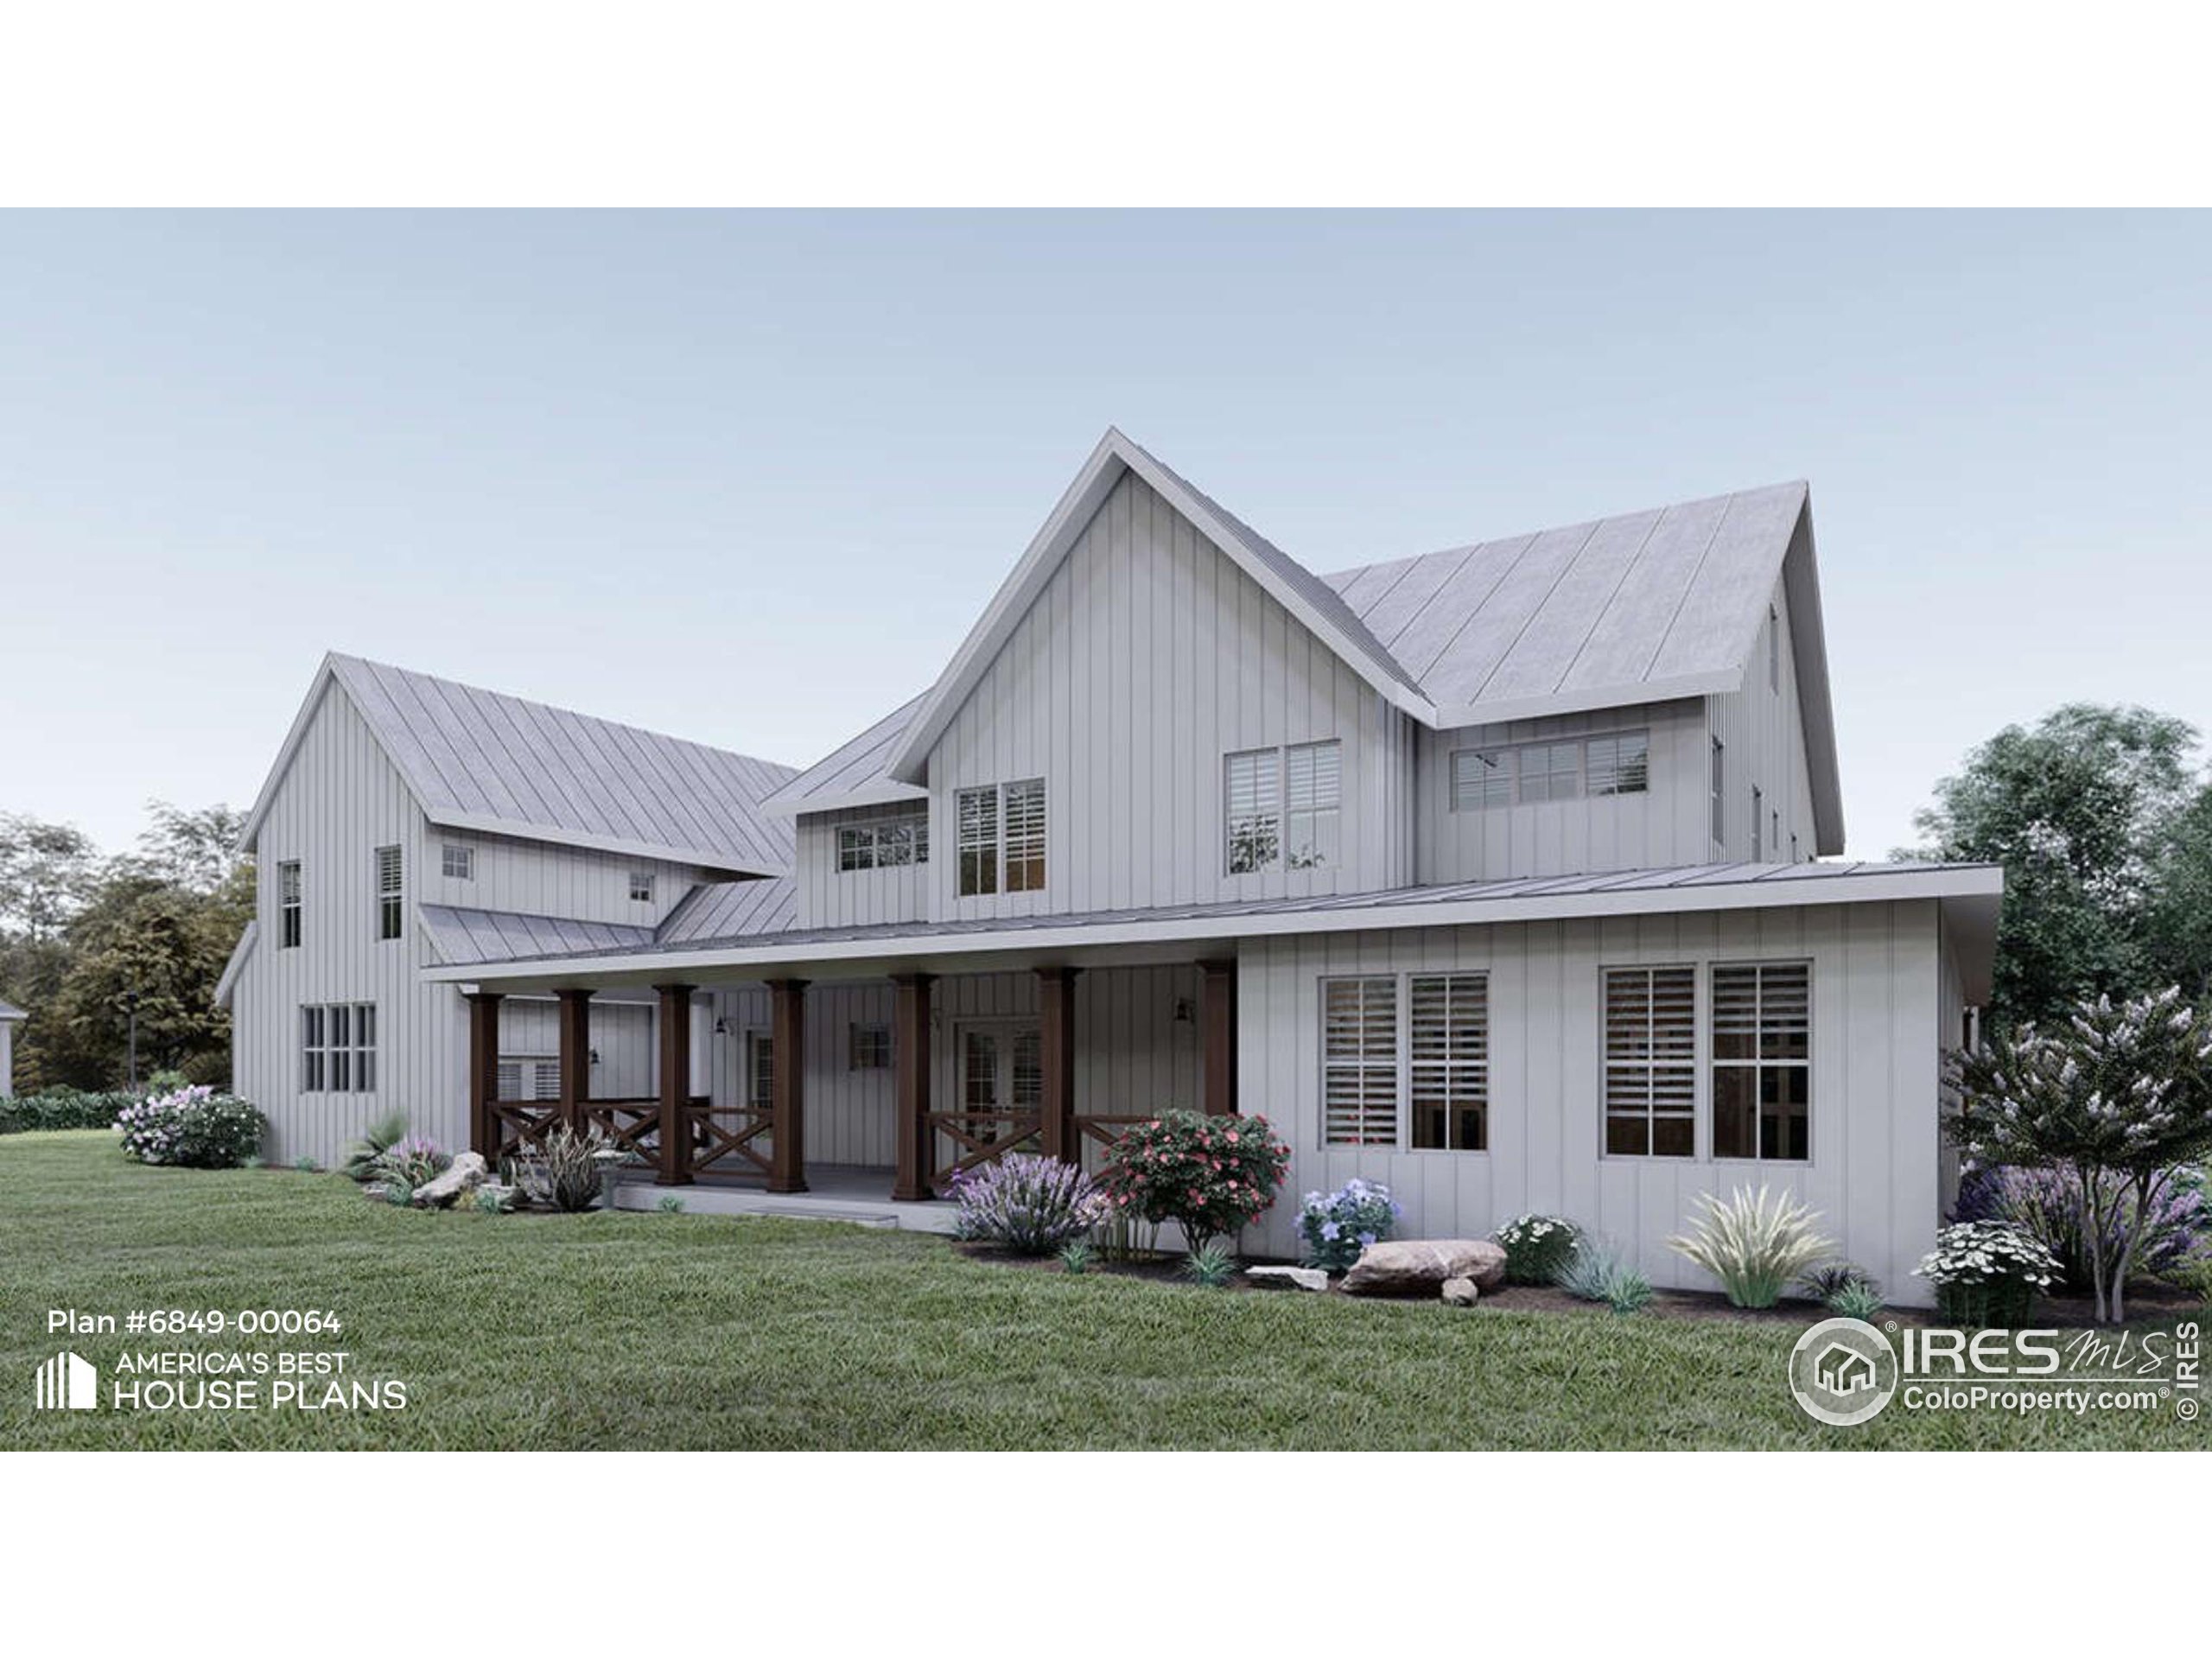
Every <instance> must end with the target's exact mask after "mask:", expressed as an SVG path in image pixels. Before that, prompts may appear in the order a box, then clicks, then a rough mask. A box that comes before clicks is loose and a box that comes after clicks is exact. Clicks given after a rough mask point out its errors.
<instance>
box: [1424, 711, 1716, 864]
mask: <svg viewBox="0 0 2212 1659" xmlns="http://www.w3.org/2000/svg"><path fill="white" fill-rule="evenodd" d="M1639 731H1640V732H1646V733H1648V734H1649V737H1650V746H1651V747H1650V751H1649V787H1648V788H1647V789H1646V790H1645V791H1643V793H1641V794H1637V795H1609V796H1601V797H1597V798H1592V797H1590V796H1587V795H1585V796H1584V797H1582V798H1580V799H1577V800H1572V801H1545V802H1541V803H1539V804H1534V805H1529V806H1492V807H1471V808H1469V809H1467V810H1464V811H1455V810H1453V809H1452V756H1453V755H1455V754H1457V753H1459V752H1460V751H1462V750H1478V751H1479V750H1485V749H1498V748H1507V747H1515V746H1517V745H1520V744H1523V743H1542V742H1550V741H1560V740H1566V739H1570V738H1584V737H1599V736H1606V735H1611V734H1617V733H1625V732H1639ZM1706 745H1707V738H1706V728H1705V708H1704V705H1703V704H1702V703H1701V702H1699V701H1698V700H1697V699H1695V698H1688V699H1678V700H1675V701H1672V702H1656V703H1638V704H1631V705H1630V706H1627V707H1624V708H1620V709H1595V710H1592V711H1590V712H1588V713H1584V714H1574V715H1551V716H1548V717H1546V718H1543V719H1541V720H1517V721H1505V722H1503V723H1502V724H1497V725H1491V726H1463V727H1457V728H1452V729H1450V730H1446V731H1430V730H1427V729H1426V728H1423V729H1422V730H1421V733H1420V736H1419V757H1420V769H1421V770H1420V785H1419V791H1418V795H1417V800H1418V804H1419V812H1420V820H1419V821H1420V836H1419V847H1420V859H1419V865H1420V880H1421V883H1422V885H1424V886H1435V885H1440V884H1444V883H1448V882H1453V881H1493V880H1504V879H1508V878H1511V877H1516V876H1534V875H1586V874H1595V873H1597V872H1599V871H1605V870H1650V869H1665V868H1669V867H1672V866H1675V865H1684V864H1701V863H1704V862H1705V861H1707V858H1708V857H1709V852H1708V849H1709V846H1710V840H1709V835H1708V820H1709V817H1710V813H1709V811H1708V803H1709V799H1710V797H1709V794H1708V788H1707V785H1708V780H1709V778H1710V772H1709V768H1708V766H1707V747H1706Z"/></svg>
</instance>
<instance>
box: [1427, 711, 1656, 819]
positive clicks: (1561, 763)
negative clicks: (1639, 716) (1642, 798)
mask: <svg viewBox="0 0 2212 1659" xmlns="http://www.w3.org/2000/svg"><path fill="white" fill-rule="evenodd" d="M1650 787H1651V733H1650V731H1649V728H1645V729H1643V730H1638V731H1626V732H1607V733H1605V734H1603V735H1601V736H1598V737H1576V738H1560V739H1557V740H1554V741H1551V742H1547V743H1518V744H1515V745H1513V746H1512V747H1507V748H1495V749H1457V750H1454V751H1453V752H1452V810H1453V811H1454V812H1478V811H1481V810H1484V809H1485V808H1489V807H1494V806H1535V805H1539V804H1542V803H1543V802H1546V801H1574V800H1580V799H1581V798H1583V797H1584V796H1586V795H1590V796H1605V795H1642V794H1644V793H1646V792H1648V791H1649V789H1650Z"/></svg>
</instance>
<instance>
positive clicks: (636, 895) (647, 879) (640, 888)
mask: <svg viewBox="0 0 2212 1659" xmlns="http://www.w3.org/2000/svg"><path fill="white" fill-rule="evenodd" d="M630 899H631V902H632V903H633V904H639V905H650V904H651V903H652V901H653V879H652V875H651V874H648V873H647V872H645V871H643V870H632V871H631V872H630Z"/></svg>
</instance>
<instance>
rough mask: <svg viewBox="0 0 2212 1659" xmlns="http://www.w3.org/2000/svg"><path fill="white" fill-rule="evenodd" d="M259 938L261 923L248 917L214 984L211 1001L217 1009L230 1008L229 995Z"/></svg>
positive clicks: (234, 987) (254, 918)
mask: <svg viewBox="0 0 2212 1659" xmlns="http://www.w3.org/2000/svg"><path fill="white" fill-rule="evenodd" d="M260 937H261V921H260V918H257V917H249V918H247V920H246V925H245V927H244V928H243V929H241V930H240V931H239V933H238V943H237V944H234V945H232V947H231V959H230V960H229V961H228V962H226V963H224V964H223V973H222V976H221V977H220V978H219V979H218V980H217V981H216V982H215V995H214V997H213V1002H214V1004H215V1006H216V1007H219V1008H225V1009H227V1008H228V1007H230V1006H231V993H232V991H233V990H235V989H236V988H237V987H238V976H239V975H240V974H242V973H244V972H245V963H246V958H247V957H250V956H251V955H252V954H253V945H254V941H255V940H256V939H258V938H260Z"/></svg>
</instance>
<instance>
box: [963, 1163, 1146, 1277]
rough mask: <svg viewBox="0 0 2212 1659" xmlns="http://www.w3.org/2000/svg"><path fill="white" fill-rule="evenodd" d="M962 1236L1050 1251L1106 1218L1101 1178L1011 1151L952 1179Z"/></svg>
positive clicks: (1020, 1249)
mask: <svg viewBox="0 0 2212 1659" xmlns="http://www.w3.org/2000/svg"><path fill="white" fill-rule="evenodd" d="M949 1185H950V1190H951V1192H952V1196H953V1197H954V1198H955V1199H957V1201H958V1203H959V1205H960V1214H959V1216H958V1217H957V1218H956V1220H955V1226H956V1227H957V1230H958V1233H959V1236H961V1237H962V1238H965V1239H971V1240H974V1241H976V1242H977V1243H988V1244H998V1245H1002V1246H1004V1247H1005V1248H1006V1249H1009V1250H1012V1251H1014V1253H1015V1254H1016V1255H1052V1252H1053V1251H1055V1250H1057V1249H1059V1248H1060V1246H1061V1245H1063V1244H1065V1243H1067V1242H1068V1241H1069V1240H1070V1239H1071V1238H1075V1237H1077V1236H1079V1235H1081V1234H1084V1233H1086V1232H1088V1231H1090V1229H1091V1228H1092V1227H1094V1226H1096V1224H1098V1223H1100V1222H1102V1221H1103V1220H1104V1219H1105V1218H1106V1212H1107V1209H1108V1207H1109V1206H1108V1204H1107V1200H1106V1197H1105V1194H1104V1193H1103V1192H1100V1191H1099V1189H1098V1186H1097V1185H1096V1183H1095V1182H1094V1181H1092V1179H1090V1176H1088V1175H1086V1174H1084V1173H1083V1171H1082V1170H1081V1169H1079V1168H1077V1166H1075V1165H1073V1164H1064V1163H1062V1162H1061V1161H1060V1160H1058V1159H1057V1158H1045V1157H1040V1156H1039V1155H1038V1154H1034V1153H1027V1152H1010V1153H1007V1154H1006V1155H1005V1156H1004V1157H1001V1158H999V1159H996V1160H993V1161H992V1162H990V1163H988V1164H984V1165H982V1166H979V1167H977V1168H975V1169H968V1170H963V1171H961V1172H959V1173H957V1174H956V1175H954V1176H953V1178H952V1179H951V1181H950V1184H949Z"/></svg>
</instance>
